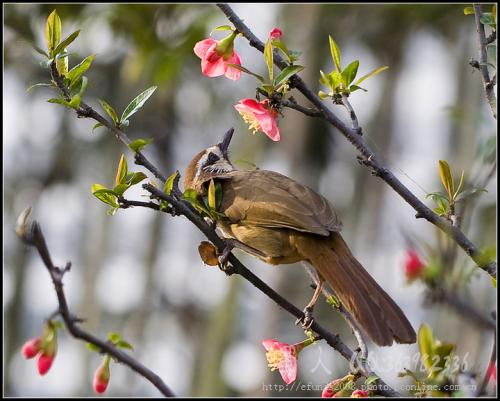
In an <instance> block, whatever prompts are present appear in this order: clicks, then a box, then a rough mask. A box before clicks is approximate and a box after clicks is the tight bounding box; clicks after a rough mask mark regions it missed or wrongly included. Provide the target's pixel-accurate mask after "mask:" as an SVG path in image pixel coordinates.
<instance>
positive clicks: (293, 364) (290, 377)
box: [279, 353, 297, 384]
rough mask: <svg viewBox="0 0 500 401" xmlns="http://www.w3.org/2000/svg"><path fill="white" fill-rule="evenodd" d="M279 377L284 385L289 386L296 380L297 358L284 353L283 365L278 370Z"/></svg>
mask: <svg viewBox="0 0 500 401" xmlns="http://www.w3.org/2000/svg"><path fill="white" fill-rule="evenodd" d="M279 371H280V374H281V377H282V378H283V381H284V382H285V383H286V384H290V383H292V382H293V381H295V379H296V378H297V358H296V357H295V356H292V355H291V354H289V353H285V363H284V364H283V365H282V366H280V368H279Z"/></svg>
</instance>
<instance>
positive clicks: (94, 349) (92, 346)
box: [85, 343, 101, 353]
mask: <svg viewBox="0 0 500 401" xmlns="http://www.w3.org/2000/svg"><path fill="white" fill-rule="evenodd" d="M85 347H87V349H88V350H90V351H92V352H98V353H101V348H99V347H98V346H97V345H95V344H92V343H87V344H85Z"/></svg>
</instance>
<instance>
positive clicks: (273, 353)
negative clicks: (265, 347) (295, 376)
mask: <svg viewBox="0 0 500 401" xmlns="http://www.w3.org/2000/svg"><path fill="white" fill-rule="evenodd" d="M266 357H267V362H268V366H269V367H270V368H271V371H274V370H276V369H279V367H280V366H282V365H283V363H284V362H285V354H284V352H283V351H282V350H280V349H276V348H271V349H270V350H269V351H267V353H266Z"/></svg>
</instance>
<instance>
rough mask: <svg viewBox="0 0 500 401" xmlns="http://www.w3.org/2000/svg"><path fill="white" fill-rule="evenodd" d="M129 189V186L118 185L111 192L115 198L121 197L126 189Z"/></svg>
mask: <svg viewBox="0 0 500 401" xmlns="http://www.w3.org/2000/svg"><path fill="white" fill-rule="evenodd" d="M129 188H130V184H118V185H116V186H115V187H114V188H113V192H114V193H115V194H116V195H117V196H122V195H123V194H124V193H125V191H126V190H127V189H129Z"/></svg>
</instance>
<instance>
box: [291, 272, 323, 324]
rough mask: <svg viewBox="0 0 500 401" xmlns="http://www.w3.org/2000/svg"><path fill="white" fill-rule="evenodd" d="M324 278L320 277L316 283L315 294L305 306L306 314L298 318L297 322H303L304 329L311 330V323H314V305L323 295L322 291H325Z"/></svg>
mask: <svg viewBox="0 0 500 401" xmlns="http://www.w3.org/2000/svg"><path fill="white" fill-rule="evenodd" d="M323 282H324V281H323V280H322V279H319V281H318V284H317V285H316V289H315V290H314V294H313V296H312V298H311V300H310V301H309V303H308V304H307V305H306V307H305V308H304V311H303V312H304V316H303V317H302V318H300V319H297V321H296V322H295V324H299V323H302V328H303V329H304V330H309V328H310V327H311V325H312V324H313V321H314V320H313V317H312V313H313V310H314V306H315V305H316V302H318V299H319V296H320V295H321V292H322V291H323Z"/></svg>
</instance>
